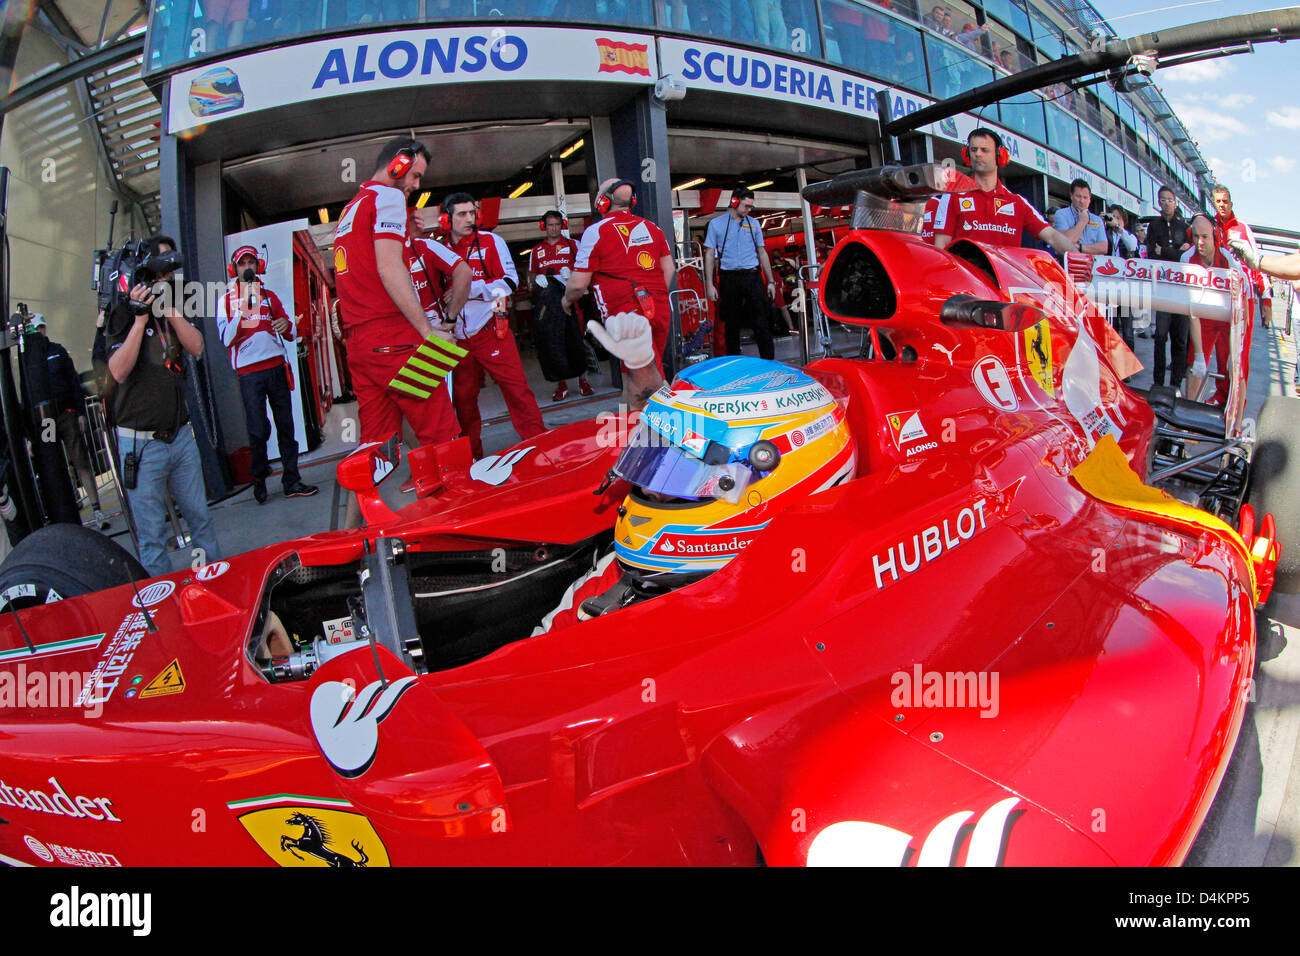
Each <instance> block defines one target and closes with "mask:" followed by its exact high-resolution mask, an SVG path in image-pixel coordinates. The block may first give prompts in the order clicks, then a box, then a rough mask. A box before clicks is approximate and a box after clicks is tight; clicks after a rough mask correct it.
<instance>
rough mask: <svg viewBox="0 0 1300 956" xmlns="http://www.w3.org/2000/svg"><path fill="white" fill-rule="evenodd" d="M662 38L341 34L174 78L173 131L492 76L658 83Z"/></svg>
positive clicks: (527, 31)
mask: <svg viewBox="0 0 1300 956" xmlns="http://www.w3.org/2000/svg"><path fill="white" fill-rule="evenodd" d="M658 76H659V68H658V63H657V59H656V56H655V45H654V41H653V38H651V37H647V36H641V35H638V34H628V33H614V32H610V31H608V30H601V31H595V30H573V29H555V28H553V27H522V26H498V27H493V28H488V27H478V26H473V27H448V28H442V29H433V30H400V31H394V32H387V33H363V34H354V35H352V36H347V37H332V38H330V39H328V40H316V41H312V42H309V43H299V44H295V45H293V46H284V47H277V48H274V49H269V50H262V51H260V52H258V53H250V54H248V55H246V56H239V57H234V58H232V59H229V60H225V61H223V62H221V63H216V64H214V63H208V64H206V65H204V66H201V67H197V68H195V69H193V70H186V71H185V72H183V73H178V74H176V75H175V76H173V77H172V78H171V80H170V91H171V98H170V104H171V105H170V111H169V113H168V116H167V131H168V132H169V133H180V132H183V131H185V130H190V129H194V128H195V127H198V126H202V125H204V124H207V123H211V122H214V121H216V120H220V119H225V118H226V117H230V116H243V115H245V114H248V113H253V112H257V111H258V110H265V109H271V108H273V107H277V106H289V105H292V104H295V103H304V102H309V101H311V100H317V99H322V98H324V97H329V96H338V95H340V94H347V93H365V92H370V91H372V90H385V89H397V88H409V87H410V86H413V85H416V86H418V85H434V84H441V83H464V82H467V81H493V80H582V81H588V82H605V83H640V84H650V83H653V82H654V81H655V79H657V78H658Z"/></svg>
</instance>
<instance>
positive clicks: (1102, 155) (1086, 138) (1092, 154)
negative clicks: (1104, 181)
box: [1079, 123, 1106, 176]
mask: <svg viewBox="0 0 1300 956" xmlns="http://www.w3.org/2000/svg"><path fill="white" fill-rule="evenodd" d="M1079 146H1080V147H1081V150H1082V152H1081V157H1082V158H1081V160H1080V161H1081V162H1082V163H1083V165H1085V166H1087V167H1088V168H1089V169H1091V170H1093V171H1094V172H1098V173H1101V174H1102V175H1103V176H1104V175H1106V148H1105V143H1104V141H1103V140H1102V138H1101V135H1100V134H1099V133H1097V132H1095V131H1093V129H1092V128H1091V127H1089V126H1086V125H1084V124H1083V123H1080V124H1079Z"/></svg>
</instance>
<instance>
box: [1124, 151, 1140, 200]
mask: <svg viewBox="0 0 1300 956" xmlns="http://www.w3.org/2000/svg"><path fill="white" fill-rule="evenodd" d="M1124 178H1125V184H1126V185H1127V186H1128V191H1129V192H1131V193H1132V194H1133V195H1135V196H1137V197H1138V199H1141V198H1142V174H1141V170H1140V169H1139V168H1138V164H1137V163H1135V162H1133V160H1131V159H1128V158H1125V160H1124Z"/></svg>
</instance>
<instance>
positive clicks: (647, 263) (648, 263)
mask: <svg viewBox="0 0 1300 956" xmlns="http://www.w3.org/2000/svg"><path fill="white" fill-rule="evenodd" d="M636 264H637V265H639V266H640V267H641V268H642V269H647V270H649V269H653V268H654V267H655V257H654V256H652V255H650V253H648V252H638V253H637V254H636Z"/></svg>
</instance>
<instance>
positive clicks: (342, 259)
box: [334, 246, 348, 275]
mask: <svg viewBox="0 0 1300 956" xmlns="http://www.w3.org/2000/svg"><path fill="white" fill-rule="evenodd" d="M347 271H348V251H347V250H346V249H344V248H343V247H342V246H335V247H334V273H335V275H342V274H343V273H345V272H347Z"/></svg>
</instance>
